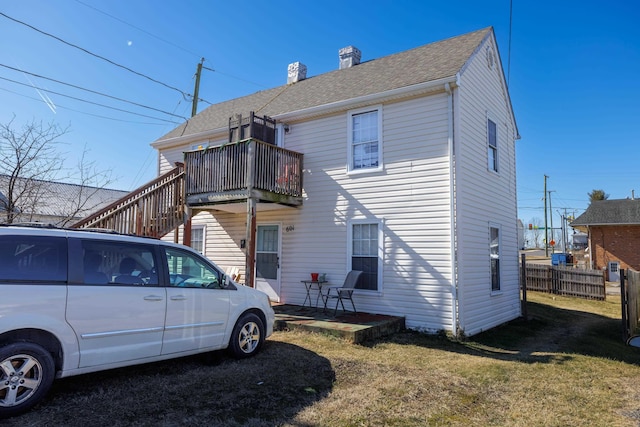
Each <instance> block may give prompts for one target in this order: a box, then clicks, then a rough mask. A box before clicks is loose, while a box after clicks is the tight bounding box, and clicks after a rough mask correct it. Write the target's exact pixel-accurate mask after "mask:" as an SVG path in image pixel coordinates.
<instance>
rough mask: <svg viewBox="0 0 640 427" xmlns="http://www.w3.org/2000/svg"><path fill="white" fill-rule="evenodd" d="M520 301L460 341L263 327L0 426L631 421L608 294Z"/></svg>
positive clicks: (631, 361) (68, 393) (534, 296)
mask: <svg viewBox="0 0 640 427" xmlns="http://www.w3.org/2000/svg"><path fill="white" fill-rule="evenodd" d="M528 297H529V305H528V312H529V319H528V320H526V321H525V320H517V321H514V322H511V323H510V324H508V325H504V326H501V327H499V328H496V329H493V330H491V331H487V332H485V333H482V334H479V335H476V336H473V337H471V338H469V339H467V340H466V341H462V342H460V341H455V340H452V339H450V338H448V337H446V336H444V335H442V336H426V335H422V334H418V333H415V332H409V331H407V332H403V333H399V334H396V335H394V336H391V337H388V338H386V339H383V340H377V341H374V342H369V343H367V344H366V345H352V344H348V343H346V342H345V341H342V340H340V339H338V338H333V337H329V336H324V335H319V334H311V333H305V332H276V333H275V334H274V335H273V336H272V337H271V338H270V339H269V340H268V341H267V343H266V346H265V348H264V351H263V352H262V353H260V354H259V355H258V356H256V357H254V358H252V359H248V360H242V361H236V360H233V359H231V358H228V357H227V356H226V355H225V354H224V353H215V354H211V355H206V356H197V357H189V358H183V359H178V360H173V361H167V362H161V363H154V364H150V365H143V366H138V367H130V368H124V369H118V370H113V371H108V372H101V373H97V374H89V375H83V376H78V377H71V378H67V379H62V380H58V381H56V382H55V383H54V387H53V389H52V391H51V393H50V394H49V397H48V398H47V399H46V400H45V401H44V402H43V403H41V404H40V405H38V406H37V407H36V408H34V409H33V410H32V411H30V412H29V413H27V414H25V415H22V416H20V417H16V418H13V419H10V420H3V421H2V426H3V427H9V426H49V425H51V426H92V427H93V426H118V425H122V426H124V425H127V426H128V425H139V426H158V425H165V426H174V425H202V426H205V425H206V426H215V425H224V426H276V425H277V426H280V425H283V426H301V427H302V426H305V427H309V426H430V425H431V426H470V425H473V426H492V425H494V426H527V427H528V426H587V425H588V426H608V427H609V426H639V425H640V349H639V348H633V347H627V346H626V345H624V344H623V343H622V339H621V335H622V333H621V326H620V320H619V318H620V299H619V297H616V296H608V297H607V298H609V299H608V300H607V301H606V302H599V301H584V300H578V299H573V298H563V297H553V296H551V295H546V294H540V293H535V292H530V293H529V294H528Z"/></svg>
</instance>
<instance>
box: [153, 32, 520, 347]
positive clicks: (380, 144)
mask: <svg viewBox="0 0 640 427" xmlns="http://www.w3.org/2000/svg"><path fill="white" fill-rule="evenodd" d="M352 51H353V50H349V52H352ZM355 51H356V52H357V50H355ZM341 53H344V51H343V50H341ZM298 65H299V64H298ZM296 69H297V68H296ZM290 70H291V67H290ZM304 77H305V76H304V75H302V76H297V77H293V78H292V79H291V80H290V81H291V82H290V83H288V84H287V85H285V86H280V87H277V88H274V89H270V90H266V91H262V92H258V93H256V94H253V95H249V96H247V97H243V98H238V99H235V100H231V101H227V102H223V103H220V104H217V105H213V106H211V107H209V108H207V109H206V110H204V111H202V112H201V113H200V114H198V115H197V116H195V117H194V118H192V119H191V120H189V122H187V123H185V124H183V125H181V126H179V127H178V128H176V129H175V130H173V131H172V132H170V133H169V134H167V135H165V136H164V137H162V138H161V139H159V140H158V141H156V142H155V143H153V146H154V147H155V148H156V149H157V150H158V153H159V156H158V167H159V172H160V173H162V172H164V171H166V170H168V169H170V168H171V167H172V165H173V164H174V163H175V162H179V161H182V160H183V152H185V151H189V150H192V149H194V148H196V147H197V146H198V145H204V146H209V147H214V146H219V145H221V144H224V143H226V142H227V140H228V134H229V131H228V127H227V124H228V119H229V117H231V116H232V115H234V114H235V113H241V114H247V113H248V112H249V111H255V112H256V114H257V113H259V114H264V115H267V116H269V117H272V118H274V119H276V120H277V122H278V123H280V125H279V128H278V133H277V134H278V145H279V146H281V147H284V148H286V149H288V150H292V151H295V152H298V153H303V154H304V163H303V204H302V206H298V207H288V206H282V205H278V204H259V205H258V212H257V235H258V241H259V242H262V243H259V244H258V248H257V251H259V252H260V251H261V252H264V253H267V254H271V255H270V256H272V257H276V256H277V263H278V268H277V272H275V273H276V276H274V277H275V278H274V279H272V280H269V281H261V280H259V279H258V280H257V282H256V286H257V287H258V288H260V289H263V290H265V291H266V292H267V293H268V294H269V295H270V297H271V298H272V300H274V301H278V302H282V303H288V304H297V305H301V304H302V303H303V301H304V299H305V295H306V294H305V289H304V287H303V286H302V284H301V283H300V281H301V280H303V279H307V278H308V277H309V273H310V272H320V273H326V274H327V278H328V279H329V280H330V281H331V282H333V283H341V282H342V281H343V279H344V277H345V275H346V274H347V272H348V271H349V270H352V269H359V270H364V271H365V274H364V276H365V278H364V280H363V281H361V282H359V288H360V289H358V290H357V291H356V294H355V296H354V300H355V303H356V307H357V308H358V310H359V311H364V312H370V313H379V314H390V315H401V316H405V318H406V325H407V327H409V328H414V329H418V330H423V331H428V332H436V331H439V330H445V331H449V332H451V333H454V334H466V335H473V334H476V333H478V332H481V331H483V330H486V329H489V328H491V327H494V326H496V325H499V324H501V323H503V322H506V321H508V320H511V319H514V318H516V317H518V316H519V315H520V296H519V281H518V239H517V226H516V223H517V215H516V212H517V209H516V172H515V140H516V139H518V138H519V135H518V130H517V127H516V123H515V118H514V116H513V111H512V108H511V103H510V99H509V94H508V90H507V86H506V83H505V79H504V75H503V71H502V66H501V63H500V57H499V54H498V49H497V46H496V42H495V37H494V33H493V29H492V28H486V29H483V30H479V31H475V32H473V33H469V34H464V35H461V36H458V37H453V38H451V39H447V40H443V41H440V42H436V43H431V44H428V45H425V46H421V47H418V48H415V49H412V50H408V51H405V52H401V53H398V54H395V55H390V56H387V57H383V58H379V59H375V60H371V61H366V62H362V63H359V58H358V57H355V58H354V60H353V62H352V63H351V64H350V66H346V67H345V68H343V69H339V70H335V71H332V72H329V73H325V74H322V75H318V76H313V77H310V78H304ZM192 209H193V210H192V212H193V214H194V216H193V221H192V224H193V225H192V227H193V229H197V230H198V231H197V236H198V238H203V239H204V244H203V245H202V251H203V252H204V254H205V255H206V256H208V257H210V258H212V259H214V260H215V261H216V262H217V263H218V264H220V265H222V266H229V267H231V266H239V267H240V268H241V269H242V270H244V265H245V264H244V262H245V255H246V254H245V248H244V247H243V242H244V241H245V239H246V238H247V236H246V233H247V231H246V230H247V226H246V223H247V206H246V203H226V204H219V203H217V204H210V205H199V206H193V207H192ZM180 232H181V231H180ZM167 238H174V236H173V235H171V236H168V237H167ZM260 239H261V240H260ZM274 259H276V258H274Z"/></svg>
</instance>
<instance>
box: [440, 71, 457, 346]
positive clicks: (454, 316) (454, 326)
mask: <svg viewBox="0 0 640 427" xmlns="http://www.w3.org/2000/svg"><path fill="white" fill-rule="evenodd" d="M444 90H445V92H447V133H448V135H447V145H448V149H449V203H450V205H449V215H450V217H449V224H450V225H449V226H450V233H451V253H450V254H449V255H450V262H451V333H452V334H453V335H454V336H458V332H459V330H460V328H459V326H460V324H459V321H458V282H457V274H458V266H457V256H456V252H457V242H456V215H455V206H456V205H455V185H454V181H455V170H454V168H455V160H454V156H455V147H454V144H453V143H454V140H453V136H454V134H453V130H454V129H453V90H452V89H451V85H450V84H449V82H446V83H445V84H444Z"/></svg>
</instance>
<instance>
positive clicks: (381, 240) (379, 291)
mask: <svg viewBox="0 0 640 427" xmlns="http://www.w3.org/2000/svg"><path fill="white" fill-rule="evenodd" d="M358 224H376V225H377V226H378V285H377V287H378V289H377V290H375V291H374V290H370V289H356V290H355V292H356V293H360V292H361V293H363V294H369V295H372V294H373V295H381V294H382V292H383V288H382V283H383V280H382V274H383V272H384V269H383V266H384V232H383V226H384V220H383V219H380V218H357V219H351V220H348V221H347V271H346V272H345V275H346V274H347V273H348V272H349V270H351V261H352V258H353V226H354V225H358Z"/></svg>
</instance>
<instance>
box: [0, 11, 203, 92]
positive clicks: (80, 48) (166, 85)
mask: <svg viewBox="0 0 640 427" xmlns="http://www.w3.org/2000/svg"><path fill="white" fill-rule="evenodd" d="M0 16H3V17H5V18H7V19H9V20H11V21H13V22H16V23H18V24H21V25H24V26H25V27H28V28H31V29H32V30H34V31H37V32H38V33H40V34H43V35H45V36H48V37H51V38H53V39H55V40H58V41H59V42H61V43H64V44H66V45H67V46H71V47H73V48H76V49H78V50H81V51H82V52H84V53H87V54H89V55H91V56H93V57H96V58H98V59H102V60H103V61H106V62H108V63H109V64H111V65H115V66H116V67H120V68H122V69H124V70H127V71H129V72H131V73H133V74H135V75H137V76H140V77H144V78H146V79H148V80H150V81H152V82H154V83H157V84H160V85H162V86H164V87H166V88H168V89H171V90H174V91H176V92H178V93H180V94H181V95H182V96H184V97H185V98H190V97H192V96H193V95H191V94H189V93H187V92H184V91H182V90H180V89H178V88H177V87H174V86H171V85H168V84H166V83H163V82H161V81H160V80H156V79H154V78H153V77H149V76H147V75H146V74H143V73H140V72H138V71H135V70H132V69H131V68H129V67H127V66H125V65H121V64H118V63H117V62H114V61H112V60H110V59H108V58H105V57H104V56H101V55H98V54H96V53H93V52H91V51H89V50H87V49H85V48H83V47H80V46H78V45H75V44H73V43H70V42H68V41H66V40H63V39H61V38H60V37H57V36H54V35H53V34H50V33H47V32H46V31H42V30H40V29H38V28H36V27H34V26H33V25H29V24H27V23H26V22H23V21H20V20H19V19H15V18H12V17H10V16H9V15H7V14H5V13H3V12H0Z"/></svg>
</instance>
